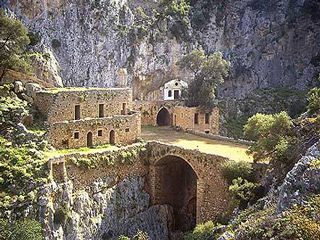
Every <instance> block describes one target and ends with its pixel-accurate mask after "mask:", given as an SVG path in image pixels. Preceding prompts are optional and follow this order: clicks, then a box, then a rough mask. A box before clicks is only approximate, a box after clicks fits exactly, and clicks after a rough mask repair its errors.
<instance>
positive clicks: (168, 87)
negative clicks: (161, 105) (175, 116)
mask: <svg viewBox="0 0 320 240" xmlns="http://www.w3.org/2000/svg"><path fill="white" fill-rule="evenodd" d="M187 87H188V84H187V83H186V82H184V81H181V80H178V79H175V80H171V81H170V82H167V83H166V84H164V96H163V100H178V99H180V97H181V92H182V90H183V88H187Z"/></svg>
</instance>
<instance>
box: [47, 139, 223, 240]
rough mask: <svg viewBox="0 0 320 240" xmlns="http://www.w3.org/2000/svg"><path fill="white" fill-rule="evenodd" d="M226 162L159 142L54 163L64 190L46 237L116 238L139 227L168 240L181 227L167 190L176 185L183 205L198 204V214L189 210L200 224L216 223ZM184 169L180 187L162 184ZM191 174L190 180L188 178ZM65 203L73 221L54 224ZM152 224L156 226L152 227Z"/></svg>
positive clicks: (59, 193)
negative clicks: (178, 170)
mask: <svg viewBox="0 0 320 240" xmlns="http://www.w3.org/2000/svg"><path fill="white" fill-rule="evenodd" d="M162 159H166V165H165V166H163V165H161V164H159V163H160V162H161V161H162ZM177 160H179V161H180V163H179V162H177ZM227 160H228V159H227V158H224V157H221V156H217V155H210V154H204V153H201V152H199V151H197V150H190V149H184V148H182V147H177V146H174V145H169V144H162V143H159V142H148V143H146V144H133V145H131V146H127V147H124V148H121V149H119V150H113V151H111V150H106V151H104V152H98V153H89V154H86V153H74V154H69V155H65V156H58V157H55V158H52V159H50V160H49V162H48V164H49V169H50V170H51V174H52V179H53V181H54V182H55V183H56V184H58V188H59V186H61V188H62V189H61V191H59V189H58V188H57V187H56V189H57V190H56V194H53V195H52V196H53V197H52V198H50V199H51V201H52V203H50V204H48V208H50V209H51V210H48V215H47V218H48V221H47V222H46V224H47V225H46V229H47V230H48V229H50V228H51V230H50V231H47V232H48V234H55V236H57V234H58V233H59V232H60V233H59V234H60V236H61V237H60V238H59V237H57V238H50V239H76V237H80V238H81V237H82V238H87V239H101V237H102V235H104V234H106V232H109V230H112V234H111V233H110V234H111V235H112V236H113V237H114V236H116V235H117V234H120V233H125V234H126V235H130V236H132V235H134V234H135V232H134V231H136V230H137V229H139V228H140V229H142V230H144V231H146V232H148V233H149V235H150V236H152V237H153V238H152V239H164V240H165V239H170V237H169V234H170V231H174V230H177V229H176V228H174V226H179V224H178V223H177V220H175V216H176V213H175V209H174V207H175V206H172V205H174V203H175V201H176V200H177V196H174V193H171V194H170V189H167V188H168V187H169V186H168V185H169V184H170V186H171V187H172V188H171V190H172V189H173V190H174V189H175V187H174V186H175V185H177V186H176V189H180V188H183V189H180V190H181V191H182V193H183V195H184V196H179V199H181V200H182V204H184V203H185V202H188V200H192V201H195V202H192V203H194V209H189V210H191V211H193V210H194V211H195V220H196V222H197V223H201V222H205V221H207V220H213V219H215V218H216V217H217V216H219V214H222V213H223V212H224V211H225V210H227V208H228V185H227V183H226V181H225V180H224V179H223V177H222V175H221V164H222V163H223V162H225V161H227ZM171 163H172V164H171ZM177 164H178V165H177ZM183 165H185V166H188V168H189V169H188V170H187V171H185V172H184V177H183V179H182V182H179V181H176V180H179V177H178V178H175V177H173V178H168V179H165V181H163V179H162V180H161V178H163V177H166V176H174V172H175V170H177V169H176V167H179V166H183ZM179 168H180V167H179ZM180 170H182V169H180ZM168 172H169V173H170V172H171V174H169V175H168ZM190 172H192V175H193V178H192V179H193V180H192V181H189V180H188V179H187V177H188V176H189V175H190V174H189V173H190ZM181 173H183V172H181ZM185 181H187V182H185ZM188 181H189V182H188ZM163 183H165V184H166V185H165V186H163ZM167 184H168V185H167ZM179 184H180V185H179ZM194 184H196V185H194ZM119 186H122V187H121V189H118V187H119ZM161 189H162V190H165V191H161ZM118 190H119V191H118ZM120 190H121V191H120ZM167 190H168V191H167ZM124 193H125V194H124ZM194 195H196V196H194ZM188 197H192V198H191V199H189V198H188ZM63 202H64V204H68V209H69V210H70V216H71V218H70V220H69V221H67V223H66V224H65V225H61V227H60V225H57V224H56V223H55V224H53V221H54V216H52V215H55V214H56V213H57V212H58V211H59V208H60V206H61V205H62V204H63ZM166 202H167V203H170V206H168V205H166V204H164V203H166ZM159 204H160V205H159ZM171 204H172V205H171ZM158 208H160V209H162V210H160V209H158ZM150 211H151V212H152V214H151V212H150ZM90 221H94V222H95V224H91V223H90ZM128 221H129V222H130V224H128ZM157 221H159V222H157ZM154 222H157V224H156V225H154V224H150V223H154ZM120 223H121V224H120ZM160 223H161V224H160ZM77 229H82V230H81V231H78V230H77ZM178 230H181V229H178ZM108 234H109V233H108ZM63 236H64V237H63Z"/></svg>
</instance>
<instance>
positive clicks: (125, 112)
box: [121, 103, 127, 115]
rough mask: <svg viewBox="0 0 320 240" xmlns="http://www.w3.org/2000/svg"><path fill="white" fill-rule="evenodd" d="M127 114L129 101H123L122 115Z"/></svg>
mask: <svg viewBox="0 0 320 240" xmlns="http://www.w3.org/2000/svg"><path fill="white" fill-rule="evenodd" d="M126 114H127V103H122V110H121V115H126Z"/></svg>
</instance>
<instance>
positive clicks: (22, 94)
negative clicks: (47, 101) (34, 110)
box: [21, 93, 33, 103]
mask: <svg viewBox="0 0 320 240" xmlns="http://www.w3.org/2000/svg"><path fill="white" fill-rule="evenodd" d="M21 97H22V98H23V99H24V100H26V101H27V102H29V103H33V98H32V97H30V96H28V95H27V94H25V93H21Z"/></svg>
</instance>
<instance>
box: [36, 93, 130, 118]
mask: <svg viewBox="0 0 320 240" xmlns="http://www.w3.org/2000/svg"><path fill="white" fill-rule="evenodd" d="M52 95H53V96H52ZM38 97H39V99H37V98H38ZM52 98H53V99H54V100H53V103H52ZM36 99H37V100H36V104H37V106H39V107H40V108H41V105H42V104H44V105H45V106H50V105H51V107H50V110H49V112H48V111H45V112H48V122H49V123H50V124H51V123H54V122H60V121H66V120H67V121H71V120H74V119H75V105H80V118H81V119H84V118H99V104H104V106H103V109H104V116H105V117H110V116H113V115H125V114H127V113H128V112H129V111H130V109H131V107H132V106H131V101H132V91H131V90H130V89H123V88H113V89H85V88H84V89H77V88H74V89H72V88H70V89H52V90H48V91H41V92H39V93H37V96H36ZM123 104H125V109H123V107H124V106H123ZM123 110H125V111H123ZM43 111H44V110H43Z"/></svg>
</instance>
